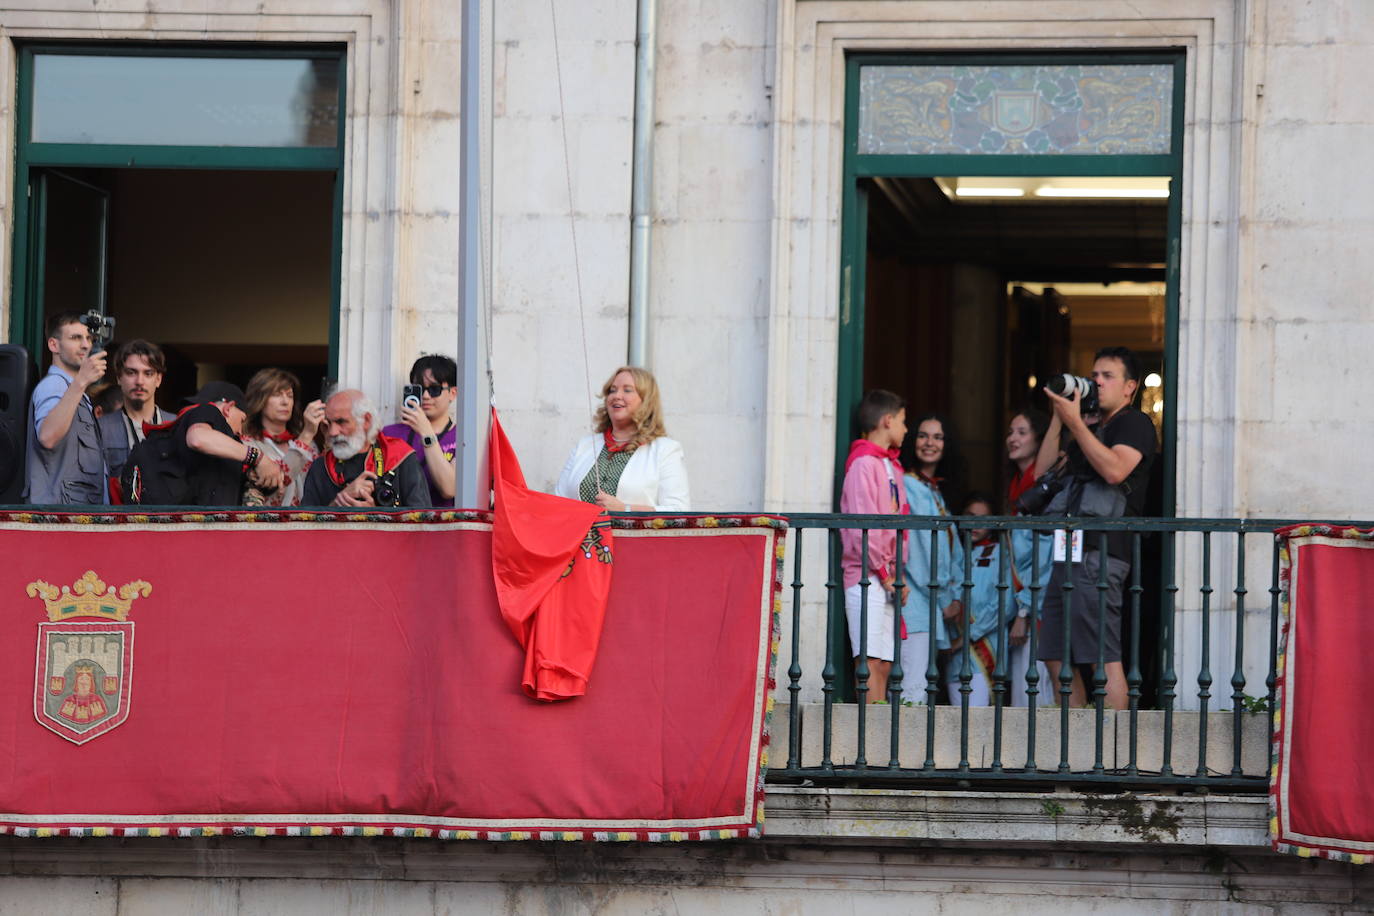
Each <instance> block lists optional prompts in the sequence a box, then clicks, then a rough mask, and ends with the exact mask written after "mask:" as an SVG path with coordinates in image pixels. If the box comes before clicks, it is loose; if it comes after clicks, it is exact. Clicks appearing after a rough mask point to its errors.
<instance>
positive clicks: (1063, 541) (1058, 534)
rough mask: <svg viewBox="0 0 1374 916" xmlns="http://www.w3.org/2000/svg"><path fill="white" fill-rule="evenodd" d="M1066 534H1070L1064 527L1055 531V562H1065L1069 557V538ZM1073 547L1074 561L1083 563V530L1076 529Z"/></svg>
mask: <svg viewBox="0 0 1374 916" xmlns="http://www.w3.org/2000/svg"><path fill="white" fill-rule="evenodd" d="M1066 534H1068V532H1066V531H1065V530H1064V529H1063V528H1060V529H1058V530H1056V531H1055V532H1054V562H1056V563H1063V562H1064V561H1065V560H1066V559H1067V557H1068V552H1069V544H1068V541H1069V539H1068V538H1067V537H1066V536H1065V535H1066ZM1072 549H1073V561H1074V562H1075V563H1082V562H1083V532H1081V531H1074V532H1073V548H1072Z"/></svg>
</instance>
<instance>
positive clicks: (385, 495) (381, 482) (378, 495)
mask: <svg viewBox="0 0 1374 916" xmlns="http://www.w3.org/2000/svg"><path fill="white" fill-rule="evenodd" d="M372 501H373V502H374V503H376V504H377V505H378V506H379V507H395V506H399V505H400V504H401V491H400V489H399V488H397V486H396V472H395V471H392V472H390V473H387V474H383V475H382V476H381V477H378V478H377V479H376V481H375V482H373V484H372Z"/></svg>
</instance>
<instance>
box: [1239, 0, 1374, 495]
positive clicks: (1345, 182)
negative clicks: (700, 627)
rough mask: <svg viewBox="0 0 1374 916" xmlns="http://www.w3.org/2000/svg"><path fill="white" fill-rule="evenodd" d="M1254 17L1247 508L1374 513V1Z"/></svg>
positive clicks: (1292, 2) (1290, 0) (1244, 437)
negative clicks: (1373, 489)
mask: <svg viewBox="0 0 1374 916" xmlns="http://www.w3.org/2000/svg"><path fill="white" fill-rule="evenodd" d="M1254 20H1255V21H1254V23H1253V26H1252V28H1253V39H1252V40H1253V42H1254V44H1255V45H1257V47H1255V62H1254V66H1253V68H1252V70H1251V73H1250V75H1249V77H1248V79H1247V93H1246V95H1247V98H1248V99H1250V100H1253V101H1252V105H1253V115H1252V119H1253V125H1252V128H1251V131H1250V136H1251V138H1252V140H1251V142H1252V143H1253V153H1252V154H1251V155H1250V156H1248V157H1247V159H1246V161H1245V162H1244V163H1242V165H1243V167H1244V168H1245V170H1246V173H1245V175H1244V177H1243V186H1244V189H1245V190H1244V193H1245V197H1244V202H1243V215H1242V218H1243V231H1242V240H1243V248H1242V252H1243V259H1242V264H1241V271H1240V275H1239V277H1238V283H1239V286H1240V290H1241V295H1240V301H1241V303H1242V312H1241V321H1242V322H1243V331H1242V339H1243V348H1242V350H1241V355H1240V359H1239V360H1238V362H1237V365H1236V367H1235V372H1236V375H1237V377H1238V378H1239V379H1240V384H1239V386H1238V387H1239V390H1240V399H1239V401H1238V403H1237V416H1238V420H1239V427H1240V430H1239V447H1238V456H1237V462H1236V468H1237V474H1238V476H1239V478H1240V480H1241V488H1240V503H1241V504H1240V506H1239V507H1238V509H1239V510H1240V511H1241V512H1244V513H1247V514H1251V515H1257V516H1261V517H1265V516H1270V517H1272V516H1278V517H1299V518H1337V519H1368V518H1374V502H1371V500H1370V499H1369V498H1368V493H1369V486H1368V480H1369V478H1370V475H1371V473H1372V472H1374V457H1371V455H1372V454H1374V448H1372V447H1371V446H1374V443H1371V437H1370V430H1371V428H1374V389H1372V388H1371V386H1370V385H1369V383H1368V378H1367V369H1366V367H1367V365H1368V362H1369V353H1371V352H1374V320H1371V316H1374V310H1371V298H1372V297H1374V294H1372V293H1371V288H1370V283H1369V277H1368V275H1367V273H1366V269H1367V268H1368V266H1369V257H1370V252H1371V251H1374V179H1371V177H1370V162H1371V149H1374V97H1371V94H1370V93H1368V92H1366V91H1364V90H1363V89H1361V88H1360V87H1361V85H1362V83H1363V81H1364V80H1365V79H1366V74H1367V72H1368V67H1369V62H1370V60H1371V57H1374V4H1370V3H1367V2H1364V0H1340V2H1326V3H1318V4H1308V3H1304V2H1301V0H1268V2H1267V3H1262V4H1258V5H1257V9H1256V11H1255V16H1254Z"/></svg>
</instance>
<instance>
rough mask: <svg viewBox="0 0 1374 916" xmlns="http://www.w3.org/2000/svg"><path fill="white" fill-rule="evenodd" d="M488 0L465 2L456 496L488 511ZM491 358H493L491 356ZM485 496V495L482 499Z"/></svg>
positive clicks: (461, 502) (466, 504)
mask: <svg viewBox="0 0 1374 916" xmlns="http://www.w3.org/2000/svg"><path fill="white" fill-rule="evenodd" d="M481 3H482V0H462V30H463V33H462V47H461V66H460V68H459V69H460V70H461V73H460V79H461V80H462V106H461V120H460V130H461V139H462V142H461V144H460V149H461V154H460V155H461V157H462V158H461V160H460V162H459V166H458V175H459V191H458V249H459V254H458V257H459V260H458V350H457V359H458V374H459V380H458V384H459V385H460V386H461V390H462V401H461V405H462V409H461V411H460V412H459V417H458V448H457V453H456V454H455V455H454V463H455V467H454V471H455V472H456V484H457V485H456V487H455V494H454V495H455V496H456V497H457V500H456V505H457V507H458V508H470V509H484V508H486V504H487V499H486V494H487V488H486V487H485V486H483V487H479V486H478V474H479V468H480V466H481V463H482V462H481V454H482V443H481V442H479V441H477V431H478V429H479V428H485V426H486V423H485V417H482V418H480V419H479V417H478V413H479V412H480V411H482V410H484V409H485V405H484V403H483V401H484V400H485V399H479V398H478V394H479V383H478V378H479V373H478V369H479V367H478V364H477V362H478V341H479V337H480V335H479V326H478V322H479V320H480V316H479V311H480V309H481V305H482V300H481V289H482V285H481V278H482V261H481V257H482V256H481V250H482V249H481V219H482V143H481V130H480V127H481V123H480V122H481V110H482V109H481V102H480V99H481V62H482V56H481V53H480V49H479V44H478V43H479V42H480V41H481V40H482V27H481ZM486 357H487V359H491V354H490V353H488V354H486ZM479 494H480V496H479Z"/></svg>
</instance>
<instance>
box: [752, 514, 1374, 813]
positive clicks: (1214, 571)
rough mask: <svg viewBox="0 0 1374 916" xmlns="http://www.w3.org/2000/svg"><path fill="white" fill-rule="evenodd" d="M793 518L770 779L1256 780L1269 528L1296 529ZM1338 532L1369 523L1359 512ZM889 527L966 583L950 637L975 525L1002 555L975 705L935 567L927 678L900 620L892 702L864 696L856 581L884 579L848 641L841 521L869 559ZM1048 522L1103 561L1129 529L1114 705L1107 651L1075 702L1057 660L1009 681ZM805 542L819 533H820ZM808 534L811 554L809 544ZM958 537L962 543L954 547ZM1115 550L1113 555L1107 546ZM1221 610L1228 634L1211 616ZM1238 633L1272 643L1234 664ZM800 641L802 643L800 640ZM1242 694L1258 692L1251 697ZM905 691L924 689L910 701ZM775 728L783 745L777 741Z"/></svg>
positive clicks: (1270, 696)
mask: <svg viewBox="0 0 1374 916" xmlns="http://www.w3.org/2000/svg"><path fill="white" fill-rule="evenodd" d="M787 519H788V522H789V525H790V526H791V528H792V535H791V543H790V545H789V549H790V551H791V553H790V558H789V559H790V562H791V563H792V573H793V574H792V581H791V583H790V586H789V588H790V592H791V595H790V607H787V606H785V608H784V615H785V617H790V621H789V622H790V635H789V638H788V639H787V644H786V645H784V647H782V650H781V651H780V662H782V661H784V660H785V669H783V670H780V671H779V672H778V678H779V681H780V682H781V683H782V685H783V688H784V690H785V692H786V693H787V695H788V696H789V697H790V700H791V702H790V703H787V704H780V705H779V706H778V711H777V714H776V715H775V717H774V722H775V726H774V729H773V733H774V735H775V743H774V745H773V751H772V755H773V756H772V761H771V764H772V765H771V768H770V769H769V772H768V778H769V780H770V781H772V782H780V783H787V782H796V781H810V782H813V783H841V784H851V785H874V786H882V785H888V786H891V785H906V786H913V787H914V786H917V785H920V786H922V787H939V786H944V787H949V788H969V787H973V786H977V785H984V786H994V785H1001V786H1021V787H1024V788H1032V787H1034V786H1052V785H1080V786H1085V787H1086V786H1097V787H1099V788H1105V787H1107V786H1120V787H1122V788H1141V787H1172V788H1175V789H1192V790H1208V789H1210V790H1225V791H1263V790H1265V789H1266V788H1267V786H1268V770H1269V746H1270V735H1271V733H1272V725H1273V710H1274V695H1275V688H1276V683H1277V673H1276V672H1277V661H1278V643H1279V632H1280V590H1279V542H1278V539H1277V538H1275V537H1274V534H1273V532H1274V531H1275V529H1277V528H1280V527H1283V526H1285V525H1288V524H1295V523H1297V522H1296V521H1289V520H1280V519H1138V518H1132V519H1110V520H1108V519H1085V518H1072V519H1063V518H1061V519H1051V518H1028V517H1016V518H1008V517H968V518H950V517H930V516H904V517H896V516H845V515H834V514H814V515H804V514H791V515H788V516H787ZM1306 521H1312V520H1306ZM1340 524H1342V525H1354V526H1358V527H1370V526H1371V524H1372V523H1368V522H1341V523H1340ZM894 528H895V529H901V530H904V531H907V532H913V533H919V532H936V533H937V534H938V536H937V535H931V536H926V537H925V538H924V542H925V543H921V540H922V539H921V536H920V535H919V534H914V535H912V539H913V541H915V542H917V543H918V545H919V549H922V550H925V549H928V550H929V551H930V557H929V560H930V562H929V564H928V566H927V567H926V568H928V569H929V570H931V571H935V570H938V569H939V568H940V564H939V562H938V561H939V559H940V557H939V553H940V551H941V550H942V549H943V550H946V551H950V552H951V553H952V554H953V555H955V556H959V561H958V565H957V566H956V573H957V575H958V577H959V578H958V581H957V582H956V583H955V585H956V586H957V589H958V590H959V592H960V593H961V594H962V605H963V607H962V610H961V611H960V612H959V613H960V614H962V615H963V618H964V619H963V620H962V621H959V620H958V619H957V618H956V620H955V621H954V622H955V623H956V624H957V623H962V627H960V629H962V631H963V632H964V633H967V632H969V629H970V628H969V622H970V621H969V619H968V615H969V613H970V603H971V602H970V596H971V593H972V590H973V587H974V582H973V572H972V569H973V562H974V561H973V555H972V550H971V547H972V546H973V545H972V543H971V539H970V531H971V530H972V529H974V528H978V529H987V530H989V531H990V532H991V534H990V537H992V538H995V539H997V540H998V541H999V542H1000V544H1001V546H1002V547H1003V549H1001V550H999V551H998V557H999V559H998V563H997V583H996V593H997V598H996V602H995V603H996V613H997V616H998V620H997V625H996V627H995V628H994V629H993V631H992V634H991V635H990V636H989V637H988V638H987V640H985V642H984V643H983V648H984V650H989V649H990V652H989V651H985V653H984V655H982V656H981V657H982V658H983V660H984V663H985V665H986V668H987V673H986V676H985V677H986V681H987V683H988V686H989V688H990V690H989V698H988V703H987V705H986V706H983V705H975V704H974V703H972V702H971V694H972V682H973V680H974V678H975V675H974V664H973V658H972V651H973V647H972V645H971V641H970V640H969V639H963V640H962V644H961V645H959V646H958V648H957V649H955V650H954V651H952V652H944V653H941V652H940V651H939V650H938V649H937V646H936V640H935V638H934V634H935V632H936V629H937V623H938V622H937V620H936V614H937V613H943V610H942V609H941V608H939V607H938V601H937V592H938V590H939V589H940V588H941V587H948V583H941V582H937V581H935V579H936V577H935V574H934V572H932V575H931V579H930V581H929V582H927V583H925V584H924V585H925V587H926V588H928V589H929V591H930V600H929V601H927V602H926V605H927V611H926V612H927V613H928V614H929V620H928V621H927V625H928V632H929V633H931V634H932V636H931V639H930V648H929V650H928V655H927V657H926V659H925V670H923V671H915V672H913V671H907V670H903V667H902V662H901V640H902V636H901V633H900V632H899V628H898V627H894V634H893V646H892V647H891V652H892V656H893V661H892V668H891V671H890V678H889V681H888V685H887V690H886V697H885V700H886V703H885V705H883V704H875V703H871V702H863V701H864V700H865V699H866V698H868V697H869V694H870V681H871V680H873V672H872V671H871V670H870V669H869V666H868V663H867V658H868V655H869V647H868V646H867V645H866V642H867V632H868V627H867V614H868V610H867V609H868V601H867V600H866V599H867V593H868V591H869V590H870V589H875V588H880V587H881V584H880V583H878V582H877V581H875V580H873V579H872V578H871V577H870V576H869V575H868V572H867V570H865V571H864V573H863V575H862V578H861V579H860V580H859V589H860V591H861V593H863V596H864V599H865V600H862V601H861V602H860V603H859V605H860V608H861V609H862V611H861V614H862V621H861V623H860V625H859V627H858V632H859V633H860V634H863V635H861V637H860V643H861V645H860V646H858V647H850V646H849V639H848V632H847V628H846V625H845V607H844V599H843V588H842V584H843V583H842V580H841V578H840V576H841V568H840V551H841V544H840V532H841V530H844V529H850V530H859V531H861V532H862V535H861V544H862V548H863V552H864V553H865V554H866V553H867V548H868V544H869V538H870V535H871V534H872V533H873V532H877V531H885V530H891V529H894ZM1056 530H1065V531H1069V532H1072V531H1074V530H1079V531H1081V536H1082V537H1083V538H1084V540H1085V541H1086V545H1085V546H1086V552H1085V553H1084V555H1083V556H1084V557H1085V558H1086V557H1087V556H1088V555H1090V554H1091V552H1092V550H1093V547H1094V545H1095V546H1096V548H1097V550H1098V551H1099V553H1098V556H1099V557H1102V556H1106V555H1107V554H1108V552H1109V536H1112V535H1114V536H1115V538H1116V539H1117V543H1118V545H1119V544H1122V543H1124V542H1126V540H1127V539H1128V542H1129V557H1130V570H1129V573H1128V574H1127V578H1126V580H1125V582H1124V583H1123V588H1122V599H1121V607H1120V615H1121V620H1120V623H1121V626H1122V628H1123V645H1124V651H1123V656H1122V658H1121V663H1122V666H1123V674H1124V678H1125V683H1126V695H1125V702H1124V704H1122V708H1121V709H1119V710H1117V709H1112V708H1110V704H1109V703H1108V674H1107V672H1108V665H1107V661H1108V660H1107V659H1105V658H1104V657H1103V650H1102V647H1101V645H1100V643H1099V644H1098V645H1097V647H1096V659H1095V661H1093V662H1090V663H1088V664H1087V665H1080V666H1078V667H1079V670H1080V671H1081V672H1082V674H1083V675H1084V676H1083V678H1082V680H1083V682H1084V683H1083V686H1084V688H1085V689H1086V693H1085V695H1084V698H1085V700H1086V703H1085V705H1084V706H1082V707H1080V708H1073V704H1072V703H1071V702H1070V700H1071V697H1072V696H1073V690H1074V675H1073V667H1072V666H1069V665H1063V666H1062V667H1061V669H1060V672H1059V678H1058V679H1057V681H1054V682H1052V683H1043V682H1042V676H1041V674H1040V672H1039V670H1038V667H1037V665H1036V664H1035V663H1034V662H1032V663H1031V664H1030V665H1029V667H1028V668H1027V669H1026V670H1025V671H1024V674H1022V675H1017V676H1016V677H1017V678H1018V679H1019V678H1022V677H1023V678H1024V691H1022V684H1020V683H1015V682H1014V680H1013V675H1012V674H1011V673H1010V672H1009V670H1008V657H1009V653H1010V650H1011V645H1010V643H1011V640H1010V639H1009V638H1008V637H1007V635H1006V634H1007V633H1008V629H1009V624H1010V622H1011V620H1012V618H1013V616H1014V614H1015V607H1014V603H1015V598H1014V595H1015V593H1016V592H1017V591H1023V592H1025V593H1028V595H1029V601H1028V602H1026V595H1025V594H1023V595H1022V598H1021V600H1022V602H1023V603H1028V604H1029V618H1028V621H1027V622H1028V635H1027V638H1028V643H1029V652H1030V657H1031V658H1032V659H1034V658H1035V657H1036V655H1037V654H1038V650H1039V648H1040V646H1039V644H1038V643H1039V633H1038V631H1039V629H1040V627H1039V625H1038V624H1039V621H1040V617H1041V611H1042V608H1043V606H1044V599H1045V594H1046V591H1047V590H1048V588H1049V584H1048V583H1049V578H1050V577H1049V573H1050V571H1051V570H1050V569H1046V564H1047V563H1048V564H1049V565H1050V566H1051V567H1052V565H1053V556H1052V555H1051V554H1050V553H1049V551H1047V550H1046V548H1047V547H1048V546H1049V544H1050V542H1051V540H1052V539H1053V538H1054V532H1055V531H1056ZM945 532H948V534H947V535H946V534H944V533H945ZM1013 532H1020V533H1019V534H1017V535H1015V537H1016V538H1017V539H1018V540H1019V541H1020V542H1021V543H1022V544H1029V545H1030V555H1031V561H1030V562H1031V570H1030V575H1029V576H1028V578H1029V580H1030V581H1028V582H1027V581H1021V580H1020V579H1018V578H1017V577H1016V576H1014V574H1013V568H1012V567H1013V562H1014V558H1013V557H1012V556H1011V554H1012V550H1011V546H1010V545H1011V539H1012V537H1013ZM1070 537H1071V535H1070ZM816 539H822V543H821V544H816V543H814V542H815V541H816ZM904 540H905V539H904V538H900V537H899V538H897V550H898V552H899V555H898V558H897V564H896V565H897V567H898V568H905V564H904V559H905V558H903V557H902V556H901V555H900V553H901V551H903V550H904V549H907V548H906V547H905V544H904ZM1066 540H1067V538H1066ZM820 546H823V550H818V549H817V548H818V547H820ZM956 546H957V547H960V548H962V549H961V550H952V547H956ZM1261 548H1263V552H1264V553H1267V559H1268V562H1269V566H1270V569H1269V576H1268V577H1267V578H1268V583H1267V584H1268V594H1267V605H1268V608H1267V616H1265V615H1264V614H1263V612H1261V611H1259V610H1258V608H1255V607H1254V605H1253V602H1250V603H1249V604H1247V602H1248V599H1249V595H1250V592H1251V588H1250V580H1249V579H1248V578H1247V567H1246V556H1247V549H1248V550H1250V551H1257V552H1258V551H1259V550H1260V549H1261ZM1116 552H1117V553H1121V548H1120V547H1119V546H1118V548H1117V551H1116ZM1022 556H1023V557H1024V553H1023V554H1022ZM1063 557H1064V560H1063V562H1062V564H1061V565H1064V566H1066V567H1067V568H1068V569H1069V570H1072V569H1073V568H1074V567H1075V566H1076V565H1077V563H1078V562H1081V561H1079V560H1077V559H1076V558H1075V556H1074V554H1073V552H1072V551H1071V550H1066V551H1065V552H1064V554H1063ZM1023 564H1024V560H1023ZM864 565H865V566H866V565H867V564H864ZM1096 566H1097V574H1096V577H1095V581H1093V582H1092V584H1091V586H1090V587H1092V588H1093V589H1094V590H1095V593H1096V594H1095V595H1094V596H1093V598H1095V600H1096V612H1097V622H1098V628H1097V632H1099V633H1101V632H1102V631H1103V627H1104V625H1105V624H1106V623H1107V618H1108V615H1109V614H1110V613H1111V611H1110V609H1109V606H1108V595H1109V592H1110V591H1111V587H1110V585H1109V582H1108V565H1107V564H1106V563H1101V562H1098V563H1097V564H1096ZM1218 570H1222V571H1223V572H1218ZM818 575H819V576H822V577H824V580H825V581H824V594H823V597H818V596H817V592H816V589H815V581H814V580H815V578H816V577H817V576H818ZM1061 578H1062V582H1060V584H1058V585H1057V586H1056V587H1057V588H1059V589H1062V605H1063V607H1064V608H1066V609H1067V608H1069V607H1071V602H1072V597H1073V595H1072V592H1073V590H1074V588H1075V587H1083V583H1082V582H1081V581H1080V584H1079V585H1078V586H1076V585H1075V582H1074V579H1075V576H1074V575H1073V574H1067V575H1062V577H1061ZM808 579H810V580H811V581H810V582H808V581H807V580H808ZM1223 579H1224V580H1226V583H1225V584H1226V585H1229V586H1230V587H1229V592H1228V594H1225V595H1222V596H1218V589H1217V588H1216V584H1215V583H1216V582H1217V581H1219V580H1223ZM1090 600H1092V599H1090ZM1185 605H1186V606H1185ZM1089 607H1091V604H1090V605H1089ZM808 612H809V613H808ZM1065 616H1066V617H1067V616H1068V612H1067V611H1066V612H1065ZM1219 621H1220V622H1221V623H1220V626H1221V627H1224V628H1225V629H1219V628H1218V622H1219ZM1247 624H1249V628H1250V629H1251V632H1250V633H1249V634H1247ZM1266 624H1267V625H1266ZM818 626H819V627H823V629H824V647H823V648H821V646H820V645H819V643H820V640H819V639H816V638H814V636H815V635H817V634H816V629H817V627H818ZM1180 627H1183V629H1182V630H1180ZM809 634H810V636H809ZM1260 634H1262V635H1260ZM1247 638H1249V639H1250V640H1251V642H1254V641H1255V640H1256V639H1266V638H1267V642H1268V652H1267V658H1266V657H1265V656H1264V655H1263V654H1256V653H1252V654H1251V656H1250V657H1249V663H1248V664H1247V653H1246V645H1247ZM1060 639H1062V645H1061V646H1060V647H1059V649H1060V651H1059V653H1058V657H1059V658H1061V659H1067V658H1072V657H1073V655H1072V654H1071V651H1072V648H1073V647H1072V646H1071V644H1070V640H1071V627H1070V626H1067V625H1066V626H1064V627H1063V628H1062V636H1061V637H1060ZM1227 641H1229V642H1230V644H1231V645H1230V646H1229V651H1227V649H1228V647H1227V646H1226V645H1225V643H1226V642H1227ZM1185 644H1186V646H1187V649H1188V651H1184V645H1185ZM805 646H809V650H807V651H804V648H803V647H805ZM1080 648H1081V647H1080ZM1219 648H1220V649H1221V650H1222V651H1226V654H1227V659H1226V664H1227V665H1228V666H1229V668H1230V677H1229V682H1227V683H1226V685H1225V686H1224V687H1223V689H1222V691H1221V692H1220V693H1219V694H1217V693H1214V688H1215V687H1216V686H1217V683H1216V680H1215V678H1214V675H1213V670H1212V669H1213V666H1214V664H1219V663H1220V662H1219V661H1214V659H1213V655H1214V654H1215V653H1216V652H1217V650H1218V649H1219ZM1089 651H1092V648H1091V647H1089ZM1050 654H1054V653H1050ZM942 665H943V667H944V671H943V672H942V671H941V667H942ZM1181 666H1183V667H1186V669H1187V670H1181ZM780 667H781V666H780ZM913 676H914V677H916V678H918V679H920V684H921V687H920V688H918V689H917V690H916V691H913V690H912V689H911V685H910V684H909V683H908V682H909V680H910V679H911V678H912V677H913ZM950 681H952V682H953V683H954V684H955V685H956V689H955V690H954V695H953V696H951V695H950V694H949V693H948V692H947V688H946V686H945V685H946V683H949V682H950ZM1013 688H1015V693H1016V694H1018V702H1019V695H1021V694H1022V693H1024V697H1025V705H1024V706H1016V707H1013V706H1011V705H1010V704H1009V698H1010V697H1011V695H1012V693H1013ZM1247 690H1251V691H1256V692H1257V694H1258V695H1257V696H1251V695H1250V693H1247ZM1228 691H1229V692H1228ZM913 693H918V694H921V696H918V697H917V698H916V699H915V701H914V702H913V700H912V696H913ZM904 694H905V695H906V698H907V699H906V700H903V695H904ZM1218 732H1220V734H1218ZM783 733H785V734H786V739H785V746H784V745H783V744H780V743H778V738H780V737H782V734H783Z"/></svg>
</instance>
